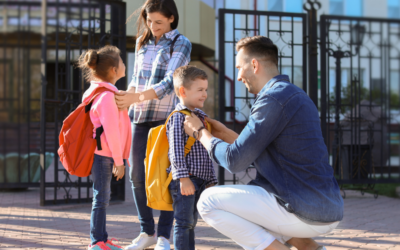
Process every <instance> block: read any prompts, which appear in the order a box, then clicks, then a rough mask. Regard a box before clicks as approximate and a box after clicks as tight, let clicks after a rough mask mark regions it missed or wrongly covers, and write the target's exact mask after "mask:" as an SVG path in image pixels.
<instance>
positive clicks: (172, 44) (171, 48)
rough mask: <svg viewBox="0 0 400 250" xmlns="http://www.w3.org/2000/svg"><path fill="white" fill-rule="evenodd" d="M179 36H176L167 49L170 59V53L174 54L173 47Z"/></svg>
mask: <svg viewBox="0 0 400 250" xmlns="http://www.w3.org/2000/svg"><path fill="white" fill-rule="evenodd" d="M180 36H181V34H178V35H176V36H175V38H174V40H173V41H172V43H171V47H170V48H169V54H170V55H171V57H172V53H173V52H174V45H175V43H176V41H177V40H178V38H179V37H180Z"/></svg>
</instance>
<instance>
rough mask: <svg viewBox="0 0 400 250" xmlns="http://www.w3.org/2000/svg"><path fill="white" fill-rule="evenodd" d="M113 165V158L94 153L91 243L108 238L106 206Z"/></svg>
mask: <svg viewBox="0 0 400 250" xmlns="http://www.w3.org/2000/svg"><path fill="white" fill-rule="evenodd" d="M124 163H125V162H124ZM113 166H114V159H113V158H111V157H106V156H101V155H96V154H95V155H94V160H93V166H92V176H91V177H92V181H93V203H92V215H91V217H90V239H91V241H92V243H91V244H92V245H94V244H96V243H97V242H99V241H103V242H106V241H107V238H108V234H107V231H106V208H107V207H108V204H109V202H110V195H111V178H112V169H113Z"/></svg>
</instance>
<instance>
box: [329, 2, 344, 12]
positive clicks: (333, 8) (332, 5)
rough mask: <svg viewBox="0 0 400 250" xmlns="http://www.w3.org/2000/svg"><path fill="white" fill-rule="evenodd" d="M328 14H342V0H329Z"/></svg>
mask: <svg viewBox="0 0 400 250" xmlns="http://www.w3.org/2000/svg"><path fill="white" fill-rule="evenodd" d="M329 14H331V15H343V14H344V6H343V0H330V1H329Z"/></svg>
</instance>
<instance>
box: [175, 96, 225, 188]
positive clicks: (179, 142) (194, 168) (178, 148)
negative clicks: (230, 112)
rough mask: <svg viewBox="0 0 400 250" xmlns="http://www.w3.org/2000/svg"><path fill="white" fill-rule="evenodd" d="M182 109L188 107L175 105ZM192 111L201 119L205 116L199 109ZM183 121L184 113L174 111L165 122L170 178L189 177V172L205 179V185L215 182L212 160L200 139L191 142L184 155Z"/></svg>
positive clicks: (185, 137) (178, 109)
mask: <svg viewBox="0 0 400 250" xmlns="http://www.w3.org/2000/svg"><path fill="white" fill-rule="evenodd" d="M183 109H188V108H186V107H185V106H184V105H182V104H181V103H178V104H177V105H176V110H177V111H180V110H183ZM192 112H193V113H195V114H196V115H197V116H198V117H200V119H201V120H203V121H204V117H206V116H207V115H206V114H205V113H204V112H203V111H201V110H200V109H195V110H194V111H192ZM184 121H185V115H184V114H182V113H179V112H176V113H174V114H173V115H172V116H171V118H170V119H169V121H168V123H167V137H168V143H169V150H168V158H169V161H170V162H171V166H170V167H169V168H168V169H167V172H168V173H169V172H171V170H172V178H173V179H174V180H178V179H179V178H185V177H189V173H190V174H191V175H194V176H196V177H198V178H201V179H203V180H205V181H206V185H209V184H216V183H217V182H218V181H217V177H216V176H215V171H214V167H213V164H212V161H211V159H210V156H209V155H208V152H207V149H205V147H204V146H203V145H202V144H201V142H200V141H196V142H195V143H194V144H193V146H192V148H191V150H190V152H189V154H187V156H186V157H185V144H186V141H187V140H188V139H189V136H188V135H187V134H186V133H185V129H184V127H183V122H184Z"/></svg>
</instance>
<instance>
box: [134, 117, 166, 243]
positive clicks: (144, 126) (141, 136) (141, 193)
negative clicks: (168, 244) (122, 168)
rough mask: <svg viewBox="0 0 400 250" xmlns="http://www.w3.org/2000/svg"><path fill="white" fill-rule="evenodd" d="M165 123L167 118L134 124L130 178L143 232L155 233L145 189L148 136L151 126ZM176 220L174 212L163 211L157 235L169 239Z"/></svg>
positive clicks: (151, 211) (151, 210)
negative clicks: (145, 160)
mask: <svg viewBox="0 0 400 250" xmlns="http://www.w3.org/2000/svg"><path fill="white" fill-rule="evenodd" d="M164 123H165V120H162V121H156V122H145V123H139V124H134V123H131V125H132V147H131V154H130V156H129V162H130V164H131V167H130V171H129V178H130V181H131V183H132V191H133V198H134V200H135V204H136V208H137V212H138V218H139V221H140V227H141V232H144V233H146V234H148V235H153V234H154V233H155V230H154V218H153V209H151V208H150V207H148V206H147V198H146V189H145V171H144V159H145V158H146V146H147V136H148V134H149V131H150V129H151V128H154V127H157V126H159V125H162V124H164ZM173 221H174V212H171V211H161V213H160V218H159V220H158V228H157V236H163V237H165V238H167V239H169V238H170V236H171V229H172V223H173Z"/></svg>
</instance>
